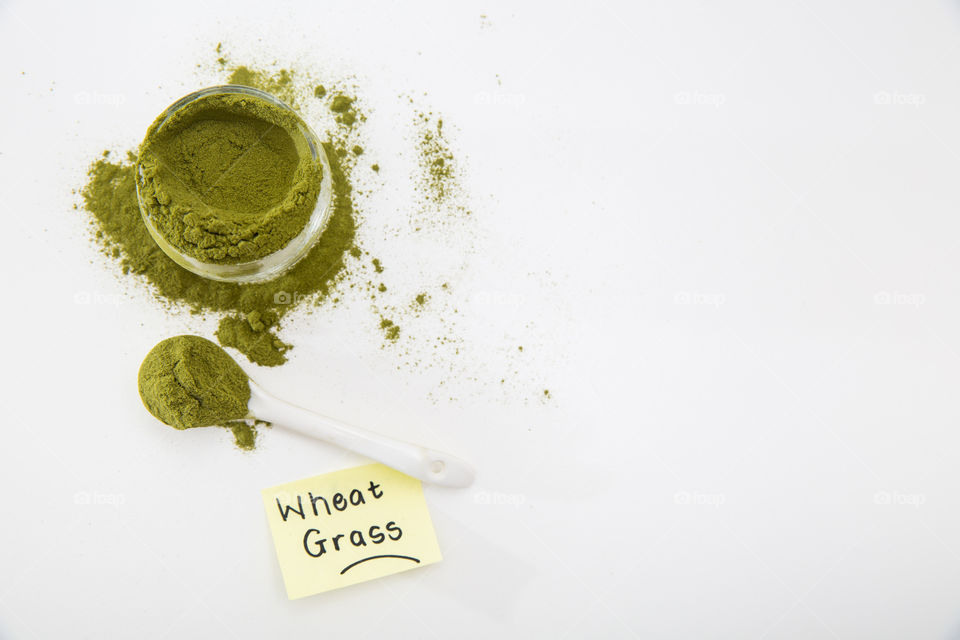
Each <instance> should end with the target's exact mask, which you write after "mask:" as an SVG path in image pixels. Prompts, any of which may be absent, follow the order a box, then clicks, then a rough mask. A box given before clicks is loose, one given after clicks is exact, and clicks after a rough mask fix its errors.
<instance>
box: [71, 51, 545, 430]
mask: <svg viewBox="0 0 960 640" xmlns="http://www.w3.org/2000/svg"><path fill="white" fill-rule="evenodd" d="M209 69H210V67H208V71H206V72H205V73H209ZM212 70H213V71H214V72H215V73H216V74H218V75H219V76H220V77H219V78H218V79H216V80H214V82H212V83H211V82H210V77H209V76H205V77H203V78H202V79H198V82H199V83H200V84H198V85H197V86H204V85H207V84H215V83H217V82H219V83H224V82H226V83H231V84H245V85H248V86H252V87H255V88H258V89H261V90H264V91H267V92H269V93H271V94H273V95H276V96H277V97H279V98H280V99H281V100H283V101H284V102H286V103H287V104H289V105H291V106H293V107H294V108H295V109H297V110H299V111H301V112H309V113H312V114H313V115H312V116H311V117H310V118H308V121H309V122H311V125H312V126H313V127H314V129H315V131H316V132H317V134H318V135H319V136H320V138H321V139H327V140H328V142H326V143H325V145H324V148H325V150H326V152H327V156H328V158H329V160H330V163H331V166H332V169H333V179H334V180H333V182H334V191H335V193H334V209H333V212H332V215H331V218H330V222H329V224H328V227H327V229H326V231H325V232H324V234H323V235H322V237H321V239H320V240H319V241H318V244H317V245H316V246H315V247H314V249H313V250H312V251H311V253H310V254H309V255H308V256H307V257H306V258H304V259H303V260H302V261H301V262H300V263H298V264H297V265H296V266H295V267H294V269H292V270H291V271H290V272H288V273H287V274H285V275H283V276H281V277H280V278H279V279H277V280H274V281H271V282H268V283H261V284H252V285H236V284H230V283H220V282H214V281H210V280H207V279H204V278H201V277H199V276H196V275H194V274H192V273H190V272H188V271H186V270H184V269H182V268H181V267H179V266H178V265H176V264H175V263H174V262H173V261H171V260H170V259H169V258H167V256H166V255H165V254H164V253H163V252H162V251H161V250H160V249H159V248H158V247H157V246H156V245H155V243H154V242H153V241H152V239H151V238H150V237H149V235H148V233H147V231H146V228H145V227H144V226H143V223H142V221H141V220H140V213H139V208H138V205H137V199H136V192H135V183H134V176H133V161H134V160H135V152H130V153H129V154H127V156H126V157H125V158H122V159H121V158H117V157H116V154H114V155H113V156H111V155H104V156H103V157H99V158H97V159H96V160H95V161H94V162H93V163H92V165H91V167H90V172H89V179H88V183H87V185H86V186H85V187H84V188H83V189H82V198H83V204H84V206H85V208H86V209H87V211H89V213H90V216H91V230H92V235H93V236H94V238H95V241H96V243H97V245H98V246H99V247H100V249H101V250H102V252H103V253H104V254H105V256H106V257H107V259H108V260H109V261H112V262H114V263H115V264H116V265H117V266H118V270H119V272H120V273H122V274H123V275H124V276H129V277H130V279H131V281H132V282H136V283H140V284H145V285H147V286H148V287H149V288H150V290H151V291H152V292H153V293H154V294H155V297H156V299H157V300H158V302H159V303H160V304H161V305H162V306H164V307H166V308H167V309H168V310H170V311H172V312H176V311H177V310H178V309H183V308H186V309H189V310H190V311H191V312H193V313H196V314H203V315H206V314H213V315H215V316H219V320H218V322H219V326H218V328H217V331H216V338H217V340H218V341H219V342H220V343H221V344H222V345H223V346H228V347H232V348H235V349H237V350H238V351H240V352H241V353H242V354H243V355H244V356H246V357H247V359H248V360H250V361H251V362H254V363H256V364H259V365H263V366H276V365H281V364H283V363H284V362H286V360H287V357H288V355H289V354H290V352H291V350H295V349H296V340H291V341H290V342H286V341H284V340H283V339H281V337H280V334H279V329H280V328H281V326H286V325H285V318H287V317H288V316H290V315H291V312H292V311H294V310H295V309H307V310H309V309H313V308H318V307H330V306H338V305H339V304H341V303H343V302H348V303H350V304H356V303H357V302H359V301H361V300H363V299H366V300H367V304H369V309H370V321H369V325H368V326H369V328H370V331H371V336H373V337H375V338H376V340H377V341H378V342H379V343H381V344H382V348H383V349H384V350H385V352H386V353H387V354H389V357H391V358H393V359H395V361H396V363H397V369H405V370H408V371H411V372H416V374H417V376H418V377H419V378H421V379H423V380H430V381H431V382H430V384H435V385H437V386H436V387H435V391H434V392H430V393H428V397H429V398H431V399H432V400H433V401H434V402H436V401H438V400H447V399H448V398H449V399H450V400H455V399H456V398H457V397H459V396H460V395H461V393H462V388H463V387H464V386H465V385H466V386H469V385H474V387H476V386H477V385H479V384H482V383H486V384H494V385H496V386H497V388H498V389H502V388H503V387H504V385H503V384H501V383H500V380H501V378H502V377H503V376H504V375H507V376H508V377H509V376H513V377H516V375H517V373H518V372H519V371H520V370H521V367H519V366H518V365H517V364H516V363H514V362H508V361H502V362H499V363H497V362H495V363H493V364H492V365H491V368H493V369H497V370H496V371H495V372H487V373H482V372H481V371H480V370H479V368H478V367H481V365H477V363H476V362H470V361H469V358H465V356H464V354H465V353H467V352H468V351H469V344H468V343H467V342H465V338H464V337H463V336H464V334H463V332H462V329H463V328H464V327H469V322H468V321H465V319H464V318H465V316H464V315H463V314H464V307H465V306H466V310H467V311H469V307H470V301H469V300H467V301H464V299H463V298H462V297H461V296H458V295H456V294H455V293H454V289H453V284H451V283H455V282H456V281H457V280H458V279H459V277H460V276H458V275H457V274H456V273H453V272H451V271H450V268H449V267H450V265H442V266H441V267H440V270H439V271H436V270H435V264H434V265H431V266H430V267H429V270H427V271H423V272H422V273H421V275H420V276H416V275H413V276H411V275H410V269H409V268H407V269H406V270H404V269H400V270H399V271H397V270H393V269H388V268H387V267H388V265H386V264H385V262H384V260H383V259H382V256H377V255H371V253H370V251H369V250H367V249H365V248H364V242H365V241H364V240H363V239H362V238H360V237H359V235H358V232H359V229H360V227H361V226H362V225H364V223H365V220H364V217H365V216H364V214H363V212H362V210H363V208H364V203H365V202H366V201H367V199H368V198H369V193H370V188H369V187H361V188H359V189H358V188H357V182H356V180H355V178H356V174H360V175H361V177H362V173H361V172H366V175H368V176H370V177H371V178H373V177H376V176H378V175H380V174H379V172H380V169H381V165H384V166H388V165H387V164H386V163H385V158H383V157H378V145H377V144H375V143H376V141H375V140H370V139H368V138H367V137H366V134H365V131H364V123H365V121H366V118H367V114H366V112H365V109H366V107H364V103H363V98H362V95H358V89H357V87H355V86H352V85H351V84H350V81H347V80H344V79H336V78H331V77H328V76H324V77H322V78H321V77H317V76H315V75H313V74H312V72H311V71H310V70H309V69H305V68H301V67H298V68H296V69H293V68H287V69H282V68H276V67H259V66H255V65H238V64H235V63H233V62H232V61H231V59H230V56H229V54H228V53H226V52H225V51H224V47H222V46H218V48H217V57H216V58H215V64H214V65H213V67H212ZM176 97H178V95H171V102H172V101H173V99H175V98H176ZM411 104H413V101H412V100H411ZM413 111H414V113H413V118H412V119H411V120H409V121H408V122H412V123H413V125H412V128H411V129H410V134H411V135H410V137H409V138H408V139H407V144H408V145H409V146H408V148H409V149H410V151H411V152H412V153H410V154H409V155H408V156H406V157H411V158H412V159H413V161H414V167H413V168H414V169H415V173H414V174H413V175H412V176H411V178H412V181H411V182H410V184H411V185H412V186H413V188H414V190H413V193H412V200H409V201H406V202H401V203H390V204H389V205H388V206H392V207H395V210H402V211H403V212H404V215H407V216H409V223H408V227H407V228H408V229H409V230H410V231H411V232H413V233H419V234H421V237H430V238H432V241H433V242H434V243H435V244H436V246H438V247H443V246H446V247H447V250H449V251H450V252H452V253H454V254H457V255H458V256H460V260H461V263H462V264H464V265H465V264H466V263H467V259H468V256H469V255H471V254H472V252H473V251H474V249H473V247H472V243H473V240H472V236H471V233H472V232H471V231H470V230H469V229H468V228H467V227H466V226H464V224H465V222H466V221H469V220H470V219H471V217H472V218H474V219H475V218H476V217H475V216H470V215H469V214H470V208H469V207H468V206H467V203H468V199H467V197H466V194H465V191H464V189H463V188H462V187H461V179H462V176H463V174H462V171H463V165H462V163H460V162H458V158H457V157H456V156H455V154H454V153H453V151H452V147H451V145H450V142H449V139H448V135H449V132H448V125H446V124H445V123H443V121H442V118H440V116H438V115H436V114H434V113H433V112H432V111H430V110H429V109H424V108H417V107H416V106H414V107H413ZM324 113H325V114H327V116H326V117H325V116H324V115H323V114H324ZM318 121H320V122H322V123H328V124H317V123H318ZM358 159H364V161H365V162H364V165H363V166H359V165H358ZM393 164H394V165H396V162H394V163H393ZM385 173H387V172H385ZM394 175H396V173H395V174H394ZM398 178H400V179H402V176H398ZM378 179H379V178H378ZM361 183H362V180H361ZM382 184H383V183H382V182H380V183H379V184H378V185H376V186H377V187H379V186H381V185H382ZM366 215H367V216H369V218H370V219H369V220H366V226H365V227H364V228H365V232H366V234H367V235H368V236H369V234H371V233H384V234H385V238H380V242H387V243H392V244H393V245H396V244H397V243H402V242H404V241H405V240H404V237H403V236H402V235H397V234H395V232H394V231H391V230H390V222H391V221H392V220H396V217H395V216H394V214H393V212H392V211H390V210H385V211H383V210H380V209H377V214H376V216H373V215H372V214H369V213H368V214H366ZM391 216H394V217H391ZM374 219H375V220H376V221H377V224H374V225H371V224H370V222H371V221H373V220H374ZM378 228H379V230H378ZM374 244H376V243H374ZM398 255H403V254H402V253H400V254H398ZM391 256H392V257H391V260H393V261H396V260H397V255H394V254H392V253H391ZM420 260H421V259H420V258H417V259H414V260H413V262H419V261H420ZM433 262H434V263H436V261H435V260H433ZM441 262H442V261H441ZM427 264H430V263H429V262H428V263H427ZM403 266H404V267H409V266H410V265H403ZM451 276H452V277H451ZM418 278H419V279H418ZM411 280H412V281H411ZM448 280H449V282H448ZM358 293H361V294H363V295H362V296H359V297H358V295H357V294H358ZM465 302H466V305H465V304H464V303H465ZM514 344H516V343H514ZM509 348H510V349H515V347H509ZM506 349H508V347H506V346H505V347H504V350H503V353H505V352H506ZM489 352H490V351H489V350H488V349H482V350H481V351H479V352H478V351H477V350H474V352H473V353H474V355H473V357H474V358H476V357H477V356H476V353H482V354H483V355H487V354H488V353H489ZM514 353H516V352H515V351H514ZM448 380H449V381H450V382H453V381H456V382H457V383H458V385H457V386H458V387H460V389H461V390H460V391H454V390H453V389H452V388H450V385H448V384H447V382H448ZM522 387H523V388H529V385H527V384H523V385H522ZM542 388H543V387H542V386H539V388H537V387H534V389H531V391H522V390H521V389H519V388H518V390H517V393H519V394H521V397H524V398H531V397H533V398H536V397H537V396H539V395H540V394H541V393H542ZM505 397H507V396H505ZM541 397H543V396H541ZM257 426H258V425H256V424H247V423H236V424H231V425H229V427H230V429H231V430H232V431H233V432H234V436H235V438H236V440H237V444H238V446H240V447H241V448H253V447H254V446H255V444H256V435H257V432H256V427H257Z"/></svg>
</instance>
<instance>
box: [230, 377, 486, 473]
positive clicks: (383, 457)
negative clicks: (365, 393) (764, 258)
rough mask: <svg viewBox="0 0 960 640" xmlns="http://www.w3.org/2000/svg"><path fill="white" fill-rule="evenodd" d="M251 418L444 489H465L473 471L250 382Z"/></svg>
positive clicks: (446, 456) (443, 455) (451, 459)
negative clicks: (310, 408)
mask: <svg viewBox="0 0 960 640" xmlns="http://www.w3.org/2000/svg"><path fill="white" fill-rule="evenodd" d="M249 382H250V401H249V402H248V403H247V408H248V409H249V410H250V416H249V417H251V418H257V419H259V420H265V421H267V422H270V423H273V424H275V425H277V426H282V427H286V428H288V429H291V430H293V431H297V432H299V433H302V434H304V435H307V436H310V437H312V438H318V439H320V440H324V441H326V442H330V443H333V444H335V445H337V446H340V447H343V448H344V449H349V450H351V451H354V452H356V453H359V454H361V455H364V456H367V457H368V458H373V459H374V460H376V461H378V462H382V463H383V464H385V465H387V466H388V467H393V468H394V469H396V470H397V471H401V472H403V473H405V474H407V475H408V476H413V477H414V478H417V479H419V480H423V481H424V482H431V483H433V484H437V485H441V486H444V487H469V486H470V484H472V483H473V475H474V472H473V468H472V467H471V466H470V465H469V464H467V463H466V462H464V461H463V460H460V459H459V458H455V457H454V456H451V455H449V454H447V453H442V452H440V451H435V450H433V449H427V448H425V447H420V446H417V445H415V444H410V443H409V442H403V441H401V440H394V439H393V438H388V437H387V436H383V435H380V434H379V433H374V432H373V431H368V430H366V429H360V428H358V427H352V426H350V425H347V424H344V423H342V422H340V421H338V420H334V419H333V418H328V417H326V416H322V415H320V414H317V413H314V412H312V411H308V410H306V409H303V408H301V407H298V406H296V405H293V404H290V403H289V402H285V401H283V400H281V399H280V398H277V397H276V396H273V395H271V394H269V393H267V392H266V391H264V390H263V388H262V387H260V385H258V384H257V383H255V382H254V381H253V380H250V381H249Z"/></svg>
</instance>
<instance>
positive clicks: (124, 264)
mask: <svg viewBox="0 0 960 640" xmlns="http://www.w3.org/2000/svg"><path fill="white" fill-rule="evenodd" d="M327 156H328V158H329V159H330V163H331V169H332V177H333V185H334V207H333V211H332V213H331V215H330V219H329V221H328V222H327V227H326V229H325V230H324V232H323V235H322V236H320V238H319V239H318V240H317V243H316V244H315V245H314V247H313V248H312V249H311V251H310V253H308V254H307V256H306V257H304V258H303V259H302V260H301V261H300V262H298V263H297V264H296V265H295V266H294V267H293V268H292V269H291V270H290V271H287V272H286V273H284V274H283V275H281V276H280V277H279V278H276V279H274V280H271V281H269V282H263V283H257V284H245V285H240V284H235V283H229V282H217V281H213V280H208V279H206V278H203V277H201V276H198V275H196V274H193V273H191V272H189V271H187V270H186V269H184V268H183V267H181V266H179V265H178V264H177V263H175V262H174V261H173V260H171V259H170V258H169V257H167V255H166V254H165V253H163V251H161V250H160V247H158V246H157V244H156V243H155V242H154V241H153V238H151V237H150V234H149V232H148V231H147V228H146V226H144V224H143V220H141V218H140V210H139V206H138V204H137V194H136V184H135V181H134V175H135V172H134V167H133V164H132V162H131V159H130V158H128V161H127V162H110V161H108V160H106V159H99V160H97V161H96V162H94V163H93V165H92V166H91V168H90V174H89V182H88V183H87V185H86V187H84V189H83V191H82V196H83V199H84V202H85V205H86V209H87V210H88V211H89V212H90V213H91V214H92V215H93V224H94V229H95V231H96V236H97V239H98V241H99V242H100V244H101V246H102V247H103V249H104V252H105V253H106V254H107V255H108V256H110V257H112V258H116V259H117V260H118V262H119V264H120V267H121V269H122V270H123V273H125V274H127V273H132V274H139V275H141V276H142V277H143V278H144V279H146V281H148V282H149V283H150V285H151V286H152V287H153V290H154V291H155V292H156V294H157V296H158V297H159V298H160V299H161V300H165V301H168V302H172V303H181V304H185V305H187V306H189V307H190V308H192V309H193V310H194V311H197V312H203V311H214V312H220V313H226V314H228V315H227V316H226V317H225V318H223V320H222V321H221V327H223V329H224V331H223V333H224V336H228V340H229V341H230V344H229V346H232V347H235V348H236V349H238V350H239V351H241V352H243V353H244V354H245V355H247V357H248V358H250V359H251V361H254V362H258V363H260V364H280V363H282V362H284V361H285V360H286V358H285V356H284V353H285V352H286V350H287V347H286V345H284V347H283V348H281V347H280V346H279V345H278V342H279V341H278V342H274V340H277V338H276V335H274V333H273V329H274V328H275V327H276V324H277V323H278V322H279V320H280V318H282V317H283V316H284V315H285V314H286V313H287V312H289V311H290V310H291V309H293V308H295V307H297V306H298V305H300V304H303V302H304V301H305V300H308V299H312V300H313V301H316V302H318V301H319V300H322V299H323V298H325V297H326V296H327V295H328V294H329V292H330V290H331V287H332V286H333V284H334V282H335V281H336V279H337V277H338V276H339V275H340V274H341V273H342V271H343V268H344V260H345V258H346V255H347V253H348V252H349V251H350V250H351V249H352V248H354V238H355V234H356V223H355V220H354V214H353V202H352V198H351V187H350V183H349V182H348V181H347V179H346V177H345V175H344V173H343V171H342V170H341V168H340V165H339V162H338V160H337V154H336V153H334V149H332V148H331V147H329V146H327ZM253 312H257V313H259V320H260V322H257V323H255V325H256V326H252V325H251V326H250V331H249V332H248V331H245V330H244V331H239V330H236V326H237V323H239V322H247V324H248V325H249V324H250V323H249V321H248V320H247V319H248V317H249V314H251V313H253ZM218 338H220V339H223V338H222V337H220V336H218ZM279 344H282V343H279ZM271 345H272V346H271ZM268 351H272V352H273V353H272V354H269V353H267V352H268Z"/></svg>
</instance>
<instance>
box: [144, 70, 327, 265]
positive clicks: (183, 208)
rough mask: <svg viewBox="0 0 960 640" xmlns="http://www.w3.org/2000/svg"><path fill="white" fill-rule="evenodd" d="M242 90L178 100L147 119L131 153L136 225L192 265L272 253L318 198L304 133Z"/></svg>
mask: <svg viewBox="0 0 960 640" xmlns="http://www.w3.org/2000/svg"><path fill="white" fill-rule="evenodd" d="M242 89H244V90H241V88H239V87H230V86H225V87H214V88H211V89H208V90H204V91H200V92H197V93H195V94H192V95H191V96H187V97H186V98H184V99H182V100H180V101H179V102H177V103H175V104H174V105H173V106H171V107H170V108H169V109H168V110H167V111H166V112H164V114H162V115H161V116H160V117H159V118H157V120H155V121H154V123H153V124H152V125H151V126H150V128H149V129H148V130H147V135H146V137H145V138H144V141H143V144H142V145H141V147H140V152H139V156H138V160H137V187H138V195H139V198H140V205H141V208H142V209H143V214H144V218H145V220H146V221H147V222H148V225H150V226H152V227H153V232H154V235H155V237H156V235H157V234H158V235H159V236H160V237H161V238H162V239H163V240H164V241H165V242H166V243H168V244H169V246H170V247H172V248H173V250H175V251H177V252H179V253H181V254H183V255H185V256H187V257H189V258H192V259H193V260H196V261H198V262H200V263H209V264H214V265H235V264H241V263H250V262H254V261H257V260H261V259H263V258H265V257H267V256H269V255H270V254H274V253H276V252H277V251H279V250H281V249H283V248H284V247H286V246H287V245H288V244H289V243H290V242H291V241H292V240H293V239H294V238H296V237H297V236H298V235H300V234H301V232H302V231H303V230H304V228H305V227H306V226H307V224H308V223H309V222H310V220H311V216H312V215H313V214H314V211H315V209H316V208H317V200H318V197H319V196H320V191H321V182H322V178H323V167H322V163H321V162H320V161H319V160H318V158H317V156H316V154H317V149H316V147H317V146H318V145H315V144H314V142H313V140H311V138H312V134H310V133H309V128H308V127H306V125H305V124H304V123H303V121H302V120H301V119H300V118H299V116H297V115H296V113H294V112H293V111H292V110H290V109H289V108H288V107H286V105H283V103H281V102H279V101H277V100H275V99H271V97H270V96H269V95H267V94H264V96H263V97H261V96H259V95H256V94H254V93H252V92H251V90H246V88H242ZM319 152H320V153H323V150H322V149H320V150H319ZM158 243H159V239H158ZM160 244H161V247H162V248H163V244H162V243H160ZM165 250H166V248H165ZM171 257H173V256H171Z"/></svg>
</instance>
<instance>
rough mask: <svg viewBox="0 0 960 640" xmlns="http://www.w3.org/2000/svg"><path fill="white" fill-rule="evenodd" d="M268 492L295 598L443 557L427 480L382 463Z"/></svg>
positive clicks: (265, 499)
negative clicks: (426, 490) (422, 482)
mask: <svg viewBox="0 0 960 640" xmlns="http://www.w3.org/2000/svg"><path fill="white" fill-rule="evenodd" d="M262 494H263V506H264V508H265V509H266V510H267V520H268V521H269V522H270V531H271V533H272V534H273V544H274V546H275V547H276V549H277V558H278V559H279V560H280V570H281V572H282V573H283V581H284V584H286V587H287V596H288V597H289V598H290V599H291V600H292V599H295V598H302V597H304V596H309V595H312V594H314V593H321V592H323V591H330V590H331V589H339V588H340V587H346V586H348V585H351V584H356V583H358V582H365V581H367V580H373V579H375V578H381V577H383V576H387V575H390V574H393V573H400V572H401V571H407V570H408V569H415V568H417V567H422V566H424V565H428V564H432V563H434V562H439V561H440V560H442V559H443V558H442V557H441V555H440V547H439V546H438V545H437V536H436V534H435V533H434V531H433V523H432V522H431V521H430V512H429V511H428V510H427V502H426V500H425V499H424V497H423V487H422V486H421V485H420V481H419V480H417V479H416V478H411V477H410V476H408V475H404V474H402V473H400V472H399V471H394V470H393V469H391V468H390V467H386V466H384V465H382V464H368V465H364V466H362V467H354V468H352V469H344V470H342V471H334V472H333V473H325V474H323V475H320V476H314V477H313V478H305V479H303V480H297V481H295V482H288V483H286V484H281V485H278V486H276V487H271V488H269V489H264V490H263V492H262Z"/></svg>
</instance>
